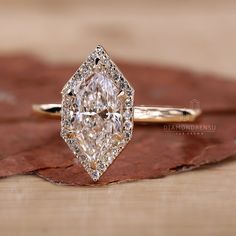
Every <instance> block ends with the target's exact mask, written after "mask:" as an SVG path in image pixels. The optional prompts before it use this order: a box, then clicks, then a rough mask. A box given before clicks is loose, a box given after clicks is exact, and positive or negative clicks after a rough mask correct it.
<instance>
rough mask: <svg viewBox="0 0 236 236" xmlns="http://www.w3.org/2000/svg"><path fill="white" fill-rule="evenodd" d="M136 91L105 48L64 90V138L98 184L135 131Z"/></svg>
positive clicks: (77, 73) (90, 57)
mask: <svg viewBox="0 0 236 236" xmlns="http://www.w3.org/2000/svg"><path fill="white" fill-rule="evenodd" d="M133 103H134V89H133V88H132V86H131V85H130V84H129V82H128V81H127V80H126V79H125V77H124V75H123V74H122V73H121V71H120V70H119V68H118V67H117V66H116V65H115V63H114V62H113V61H112V60H111V59H110V57H109V55H108V54H107V52H106V51H105V50H104V48H103V47H102V46H97V47H96V49H95V50H94V51H93V52H92V53H91V54H90V55H89V56H88V58H87V59H86V60H85V62H83V63H82V65H81V66H80V67H79V69H78V70H77V71H76V72H75V73H74V75H73V76H72V77H71V78H70V79H69V81H68V82H67V83H66V84H65V86H64V88H63V89H62V110H61V117H62V118H61V136H62V138H63V139H64V140H65V142H66V143H67V145H68V146H69V148H70V149H71V151H72V152H73V153H74V154H75V156H76V158H78V160H79V162H80V163H81V164H82V166H83V167H84V168H85V170H86V171H87V172H88V174H89V175H90V177H91V178H92V179H93V180H94V181H97V180H98V179H99V178H100V176H101V175H102V174H103V173H104V172H105V171H106V169H107V168H108V167H109V165H110V164H111V163H112V162H113V161H114V159H115V158H116V157H117V156H118V155H119V153H120V152H121V151H122V150H123V149H124V147H125V146H126V145H127V143H128V142H129V140H130V139H131V136H132V131H133Z"/></svg>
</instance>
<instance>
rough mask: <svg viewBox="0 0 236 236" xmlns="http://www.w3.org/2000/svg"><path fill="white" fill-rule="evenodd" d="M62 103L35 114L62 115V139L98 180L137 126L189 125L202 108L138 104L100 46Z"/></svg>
mask: <svg viewBox="0 0 236 236" xmlns="http://www.w3.org/2000/svg"><path fill="white" fill-rule="evenodd" d="M61 93H62V103H61V104H40V105H33V110H34V111H35V112H37V113H39V114H42V115H44V116H50V117H55V118H57V117H61V136H62V138H63V139H64V140H65V142H66V143H67V145H68V146H69V148H70V149H71V151H72V152H73V153H74V154H75V157H76V158H78V159H79V161H80V163H81V164H82V166H83V167H84V168H85V170H86V171H87V172H88V174H89V175H90V176H91V178H92V179H93V180H94V181H97V180H98V179H99V178H100V177H101V175H102V174H103V173H104V172H105V171H106V170H107V168H108V167H109V166H110V165H111V163H112V162H113V161H114V160H115V158H116V157H117V156H118V155H119V153H120V152H121V151H122V150H123V149H124V148H125V146H126V145H127V144H128V142H129V141H130V139H131V137H132V132H133V125H134V122H139V123H158V122H189V121H194V120H195V119H196V118H197V117H198V116H199V115H200V114H201V111H200V110H199V109H185V108H168V107H147V106H134V89H133V87H132V86H131V85H130V83H129V82H128V80H127V79H126V78H125V77H124V75H123V74H122V73H121V71H120V70H119V68H118V67H117V66H116V65H115V63H114V62H113V61H112V60H111V59H110V57H109V55H108V54H107V52H106V51H105V49H104V48H103V47H102V46H97V47H96V49H95V50H94V51H93V52H92V53H91V54H90V55H89V56H88V58H87V59H86V61H85V62H83V63H82V65H81V66H80V67H79V69H78V70H77V71H76V72H75V74H74V75H73V76H72V77H71V78H70V79H69V81H68V82H67V83H66V84H65V86H64V88H63V89H62V92H61Z"/></svg>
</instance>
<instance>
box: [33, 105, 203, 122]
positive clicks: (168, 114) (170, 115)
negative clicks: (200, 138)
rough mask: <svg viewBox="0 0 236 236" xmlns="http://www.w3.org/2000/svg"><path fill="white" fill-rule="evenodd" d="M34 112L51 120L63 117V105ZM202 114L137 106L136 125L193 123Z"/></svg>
mask: <svg viewBox="0 0 236 236" xmlns="http://www.w3.org/2000/svg"><path fill="white" fill-rule="evenodd" d="M32 108H33V111H34V112H35V113H37V114H39V115H43V116H45V117H49V118H57V119H59V118H60V117H61V104H37V105H33V106H32ZM200 114H201V110H200V109H187V108H173V107H154V106H135V107H134V122H136V123H166V122H192V121H194V120H196V118H197V117H198V116H199V115H200Z"/></svg>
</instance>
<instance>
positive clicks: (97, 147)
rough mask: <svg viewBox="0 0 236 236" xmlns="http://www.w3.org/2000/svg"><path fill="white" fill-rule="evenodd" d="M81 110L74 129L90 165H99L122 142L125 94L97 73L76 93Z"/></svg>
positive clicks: (82, 84)
mask: <svg viewBox="0 0 236 236" xmlns="http://www.w3.org/2000/svg"><path fill="white" fill-rule="evenodd" d="M75 96H76V104H77V106H78V110H77V112H76V113H75V115H74V118H73V122H72V126H73V128H74V130H75V133H76V139H77V140H78V145H79V146H80V147H81V149H82V150H83V153H84V155H85V156H86V157H87V158H88V159H89V160H90V161H99V160H101V158H103V157H104V155H105V154H106V153H108V152H109V151H111V150H112V147H113V146H114V145H119V143H120V142H122V140H123V134H122V127H123V121H122V117H123V102H122V92H121V91H120V90H119V89H118V88H117V87H116V85H115V84H114V82H113V81H112V80H111V79H110V78H109V77H108V76H106V75H103V74H101V73H95V74H93V75H92V76H90V77H89V78H88V79H86V80H85V81H84V82H82V83H81V84H80V85H79V86H78V88H77V89H76V91H75Z"/></svg>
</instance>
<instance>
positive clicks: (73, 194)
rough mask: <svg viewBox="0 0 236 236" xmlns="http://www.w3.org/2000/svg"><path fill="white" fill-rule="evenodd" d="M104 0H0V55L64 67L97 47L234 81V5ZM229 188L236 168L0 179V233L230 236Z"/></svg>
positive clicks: (232, 193)
mask: <svg viewBox="0 0 236 236" xmlns="http://www.w3.org/2000/svg"><path fill="white" fill-rule="evenodd" d="M65 2H66V3H65ZM107 2H108V1H105V0H103V1H102V3H101V2H99V3H98V2H97V1H96V3H93V4H92V2H88V1H79V2H78V1H77V2H76V1H72V0H70V1H62V0H61V1H53V0H51V1H45V2H44V1H28V0H23V1H16V0H12V1H4V0H0V27H1V34H0V42H1V44H0V52H1V53H9V52H11V53H15V52H19V51H23V52H28V53H34V54H36V55H40V56H42V57H43V58H45V59H47V60H51V61H53V62H58V61H68V62H69V61H76V60H80V59H83V58H84V57H85V56H86V55H87V53H88V52H90V50H91V49H92V48H94V46H95V45H96V44H97V43H98V42H99V43H102V44H103V45H104V46H105V47H106V48H107V49H108V51H109V52H111V54H112V55H114V56H115V57H116V58H120V59H124V60H134V61H145V62H151V63H169V64H174V65H180V66H185V67H189V68H193V69H196V70H199V71H202V70H208V71H211V72H213V73H222V74H226V75H231V76H232V77H233V76H234V77H236V69H235V57H236V44H235V42H236V33H235V32H236V24H235V22H236V14H235V13H236V4H235V1H210V0H208V1H193V0H192V1H188V2H187V3H186V1H177V0H176V1H174V0H173V1H171V0H169V1H160V2H159V1H154V0H153V1H145V2H143V3H142V4H141V5H140V4H137V3H136V1H124V0H121V1H119V2H118V3H117V4H114V3H111V2H109V4H107V5H101V4H106V3H107ZM103 13H104V14H103ZM69 26H70V27H69ZM235 185H236V161H230V162H226V163H222V164H218V165H217V166H214V167H208V168H205V169H201V170H198V171H193V172H188V173H184V174H179V175H174V176H169V177H167V178H163V179H157V180H148V181H140V182H135V183H129V184H119V185H111V186H108V187H102V188H100V187H99V188H86V187H82V188H78V187H77V188H75V187H65V186H55V185H53V184H50V183H48V182H46V181H43V180H41V179H39V178H36V177H32V176H17V177H12V178H8V179H2V180H1V181H0V232H1V235H4V236H5V235H24V236H27V235H68V236H69V235H144V234H145V235H184V236H185V235H186V236H189V235H214V236H218V235H219V236H222V235H227V236H228V235H232V236H233V235H235V234H236V201H235V199H236V188H235Z"/></svg>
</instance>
